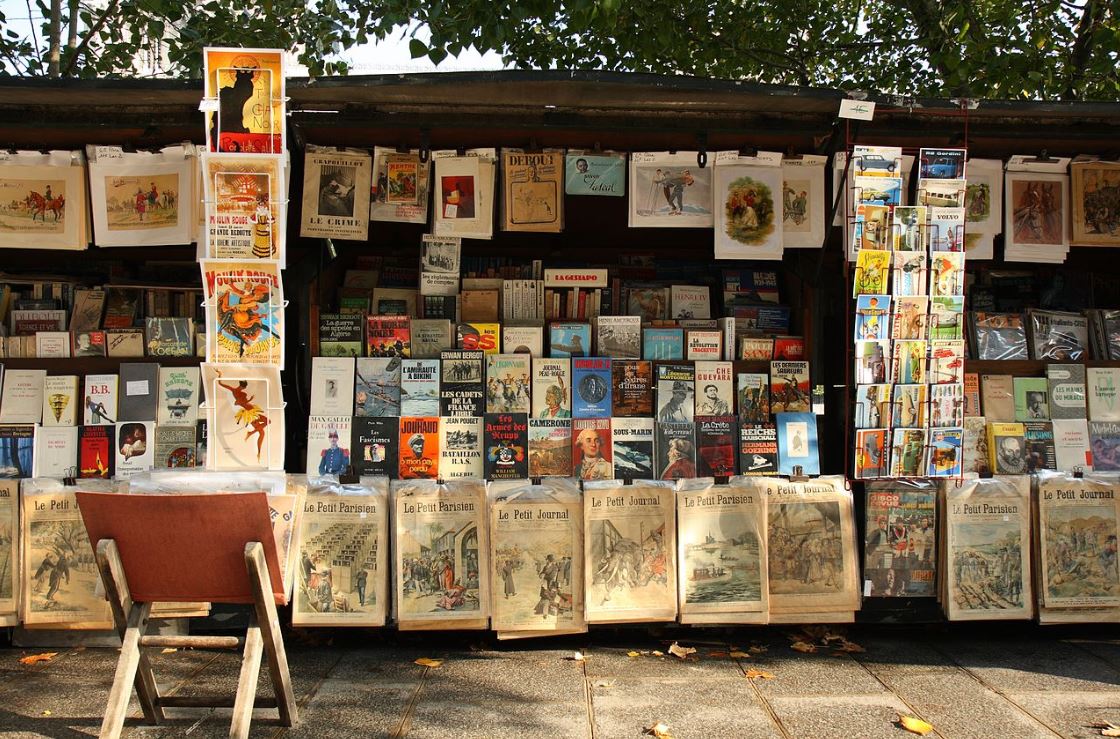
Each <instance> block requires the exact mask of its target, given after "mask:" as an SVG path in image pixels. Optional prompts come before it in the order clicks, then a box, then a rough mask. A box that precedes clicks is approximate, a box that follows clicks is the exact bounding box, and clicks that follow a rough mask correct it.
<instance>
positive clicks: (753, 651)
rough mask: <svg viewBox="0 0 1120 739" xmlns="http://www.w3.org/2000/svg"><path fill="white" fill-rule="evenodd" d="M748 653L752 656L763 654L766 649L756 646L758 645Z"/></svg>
mask: <svg viewBox="0 0 1120 739" xmlns="http://www.w3.org/2000/svg"><path fill="white" fill-rule="evenodd" d="M747 651H748V652H750V653H751V654H763V653H764V652H765V651H766V647H760V646H758V645H757V644H756V645H754V646H752V647H751V648H750V649H748V650H747Z"/></svg>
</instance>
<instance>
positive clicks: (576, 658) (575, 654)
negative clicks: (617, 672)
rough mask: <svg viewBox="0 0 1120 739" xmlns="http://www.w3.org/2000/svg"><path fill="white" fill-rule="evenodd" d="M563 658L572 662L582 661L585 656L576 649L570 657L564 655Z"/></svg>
mask: <svg viewBox="0 0 1120 739" xmlns="http://www.w3.org/2000/svg"><path fill="white" fill-rule="evenodd" d="M564 659H567V660H571V661H572V662H583V661H584V660H585V659H587V657H584V656H583V652H581V651H579V650H578V649H577V650H576V651H575V652H573V653H572V656H571V657H565V658H564Z"/></svg>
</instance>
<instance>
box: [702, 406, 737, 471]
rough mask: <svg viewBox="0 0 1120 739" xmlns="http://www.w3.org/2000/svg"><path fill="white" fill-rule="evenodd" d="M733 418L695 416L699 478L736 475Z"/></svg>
mask: <svg viewBox="0 0 1120 739" xmlns="http://www.w3.org/2000/svg"><path fill="white" fill-rule="evenodd" d="M737 436H738V429H737V428H736V424H735V417H734V416H697V417H696V447H697V461H698V462H699V463H700V469H699V471H698V473H697V474H698V475H699V476H700V477H731V476H732V475H734V474H736V466H735V458H736V456H737V455H736V451H735V450H736V437H737Z"/></svg>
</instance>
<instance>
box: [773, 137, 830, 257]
mask: <svg viewBox="0 0 1120 739" xmlns="http://www.w3.org/2000/svg"><path fill="white" fill-rule="evenodd" d="M827 161H828V157H826V156H821V155H818V154H805V155H802V156H799V157H785V158H783V159H782V246H784V247H785V248H786V249H820V248H822V247H823V246H824V237H825V227H824V226H825V212H826V211H827V208H828V206H829V205H831V203H826V201H825V194H824V168H825V163H826V162H827Z"/></svg>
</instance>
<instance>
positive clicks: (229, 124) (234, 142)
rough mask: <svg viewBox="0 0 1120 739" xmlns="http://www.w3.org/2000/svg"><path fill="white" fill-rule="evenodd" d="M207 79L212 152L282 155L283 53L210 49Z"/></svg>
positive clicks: (205, 57)
mask: <svg viewBox="0 0 1120 739" xmlns="http://www.w3.org/2000/svg"><path fill="white" fill-rule="evenodd" d="M203 79H204V82H205V85H204V88H203V89H204V92H203V97H204V98H205V100H204V106H203V110H204V113H205V115H206V142H207V147H208V148H209V150H210V151H224V152H234V153H239V154H280V153H282V152H283V151H284V150H285V149H286V146H285V141H284V138H285V137H284V130H285V127H286V126H287V120H286V119H285V116H284V109H285V104H284V101H285V98H284V51H283V50H282V49H225V48H215V47H208V48H206V49H203Z"/></svg>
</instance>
